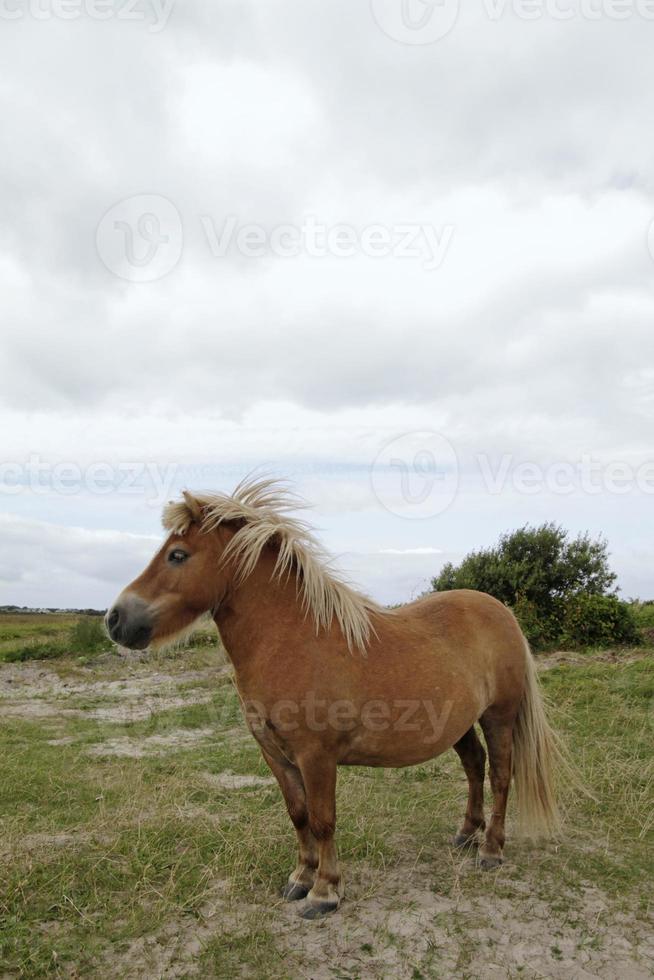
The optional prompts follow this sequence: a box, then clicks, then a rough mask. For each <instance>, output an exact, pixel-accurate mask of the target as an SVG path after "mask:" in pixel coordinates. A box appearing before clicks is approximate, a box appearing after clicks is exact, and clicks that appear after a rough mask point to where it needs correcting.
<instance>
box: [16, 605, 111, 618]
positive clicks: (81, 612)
mask: <svg viewBox="0 0 654 980" xmlns="http://www.w3.org/2000/svg"><path fill="white" fill-rule="evenodd" d="M106 611H107V610H106V609H57V608H56V607H54V606H43V607H41V608H39V609H35V608H34V607H33V606H0V613H33V614H34V615H38V614H39V613H40V614H43V613H55V614H57V613H60V614H61V615H62V616H104V614H105V613H106Z"/></svg>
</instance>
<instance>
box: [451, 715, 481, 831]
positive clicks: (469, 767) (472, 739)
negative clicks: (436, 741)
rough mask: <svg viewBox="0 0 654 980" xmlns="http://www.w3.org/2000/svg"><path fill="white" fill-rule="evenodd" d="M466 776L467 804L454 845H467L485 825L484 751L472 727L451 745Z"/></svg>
mask: <svg viewBox="0 0 654 980" xmlns="http://www.w3.org/2000/svg"><path fill="white" fill-rule="evenodd" d="M453 748H454V751H455V752H456V753H457V755H458V756H459V758H460V760H461V764H462V765H463V768H464V770H465V774H466V776H467V777H468V805H467V807H466V815H465V818H464V820H463V823H462V825H461V828H460V829H459V832H458V833H457V834H456V835H455V837H454V840H453V842H452V843H453V844H454V846H455V847H468V846H469V845H471V844H472V843H474V841H475V838H476V835H477V831H478V830H483V829H484V827H485V826H486V823H485V820H484V773H485V769H486V753H485V752H484V746H483V745H482V744H481V742H480V741H479V737H478V735H477V732H476V731H475V729H474V727H473V728H470V729H468V731H467V732H466V733H465V735H464V736H463V738H460V739H459V741H458V742H456V744H455V745H454V746H453Z"/></svg>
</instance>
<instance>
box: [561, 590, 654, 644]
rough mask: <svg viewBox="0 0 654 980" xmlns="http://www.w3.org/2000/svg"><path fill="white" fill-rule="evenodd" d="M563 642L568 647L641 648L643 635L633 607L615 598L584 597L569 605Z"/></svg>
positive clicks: (585, 595)
mask: <svg viewBox="0 0 654 980" xmlns="http://www.w3.org/2000/svg"><path fill="white" fill-rule="evenodd" d="M561 639H562V642H563V643H564V644H566V645H568V646H584V647H586V646H610V645H612V644H614V643H624V644H637V643H639V642H640V633H639V631H638V625H637V623H636V619H635V617H634V614H633V612H632V610H631V607H630V605H629V603H627V602H621V601H620V599H618V598H617V597H616V596H614V595H587V594H583V593H582V594H579V595H574V596H570V598H569V599H568V600H567V602H566V604H565V609H564V616H563V626H562V631H561Z"/></svg>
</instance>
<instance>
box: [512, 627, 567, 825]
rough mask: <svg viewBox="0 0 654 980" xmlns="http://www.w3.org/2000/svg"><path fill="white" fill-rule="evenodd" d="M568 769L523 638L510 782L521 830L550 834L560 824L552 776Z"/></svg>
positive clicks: (531, 658) (565, 757) (561, 744)
mask: <svg viewBox="0 0 654 980" xmlns="http://www.w3.org/2000/svg"><path fill="white" fill-rule="evenodd" d="M557 771H558V772H559V773H566V772H569V771H570V763H569V761H568V757H567V753H566V750H565V748H564V745H563V743H562V741H561V739H560V737H559V736H558V735H557V734H556V732H555V731H554V730H553V729H552V727H551V726H550V724H549V722H548V720H547V715H546V713H545V705H544V703H543V695H542V693H541V688H540V683H539V680H538V674H537V672H536V665H535V663H534V658H533V656H532V653H531V650H530V649H529V644H528V643H527V641H526V640H525V690H524V694H523V696H522V701H521V702H520V707H519V709H518V715H517V718H516V720H515V724H514V727H513V782H514V786H515V793H516V802H517V809H518V819H519V824H520V828H521V830H522V831H523V832H524V833H526V834H528V835H530V836H537V835H539V834H544V835H546V836H551V835H552V834H555V833H556V832H557V830H559V828H560V827H561V822H562V821H561V811H560V810H559V806H558V803H557V799H556V785H555V777H556V774H557Z"/></svg>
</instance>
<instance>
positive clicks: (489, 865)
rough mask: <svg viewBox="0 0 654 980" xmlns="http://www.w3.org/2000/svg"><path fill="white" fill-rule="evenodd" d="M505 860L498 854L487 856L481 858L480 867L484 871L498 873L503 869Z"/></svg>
mask: <svg viewBox="0 0 654 980" xmlns="http://www.w3.org/2000/svg"><path fill="white" fill-rule="evenodd" d="M502 862H503V858H501V857H499V856H498V855H497V854H485V855H484V856H483V857H481V856H480V858H479V867H480V868H481V870H482V871H496V870H497V869H498V868H501V867H502Z"/></svg>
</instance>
